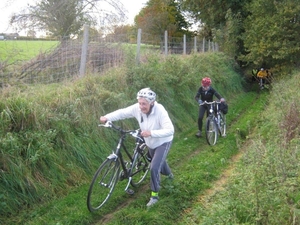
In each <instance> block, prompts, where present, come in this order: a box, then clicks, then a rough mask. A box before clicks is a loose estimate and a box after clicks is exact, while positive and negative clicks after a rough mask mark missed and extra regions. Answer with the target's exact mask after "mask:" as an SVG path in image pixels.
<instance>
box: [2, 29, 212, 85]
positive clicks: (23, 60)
mask: <svg viewBox="0 0 300 225" xmlns="http://www.w3.org/2000/svg"><path fill="white" fill-rule="evenodd" d="M87 38H88V40H87ZM45 42H48V43H47V47H45ZM17 43H18V45H17ZM85 43H86V44H85ZM139 45H143V49H145V48H146V49H147V50H150V51H158V52H160V53H162V54H191V53H193V52H208V51H218V46H217V44H215V43H213V42H209V41H205V40H202V39H201V40H200V39H197V37H185V36H183V37H169V36H168V35H167V34H166V33H165V35H162V36H154V35H150V34H146V33H141V38H140V40H139V38H138V37H137V35H136V36H134V35H107V36H106V37H101V36H99V35H94V36H90V35H89V34H88V33H85V34H84V35H83V36H82V37H79V38H78V39H75V40H48V41H45V40H44V41H40V40H7V41H0V87H6V86H11V85H17V84H20V83H21V84H22V83H23V84H36V83H43V84H49V83H56V82H63V81H65V80H69V79H72V78H77V77H80V76H82V75H85V74H89V73H99V74H101V72H103V71H104V70H106V69H107V68H110V67H114V66H118V65H120V64H122V63H123V62H124V59H125V57H126V55H125V52H124V46H127V47H128V46H131V47H132V51H136V52H135V54H136V55H138V56H140V55H141V54H143V51H141V52H137V51H140V49H139V48H137V47H136V46H139ZM32 46H34V49H35V52H34V51H32V50H33V47H32ZM49 46H50V47H49ZM83 52H86V54H83ZM83 58H84V59H85V60H84V61H82V60H83ZM137 60H139V58H137ZM82 62H84V63H82ZM82 66H83V67H84V68H81V67H82ZM80 71H84V72H83V73H84V74H80Z"/></svg>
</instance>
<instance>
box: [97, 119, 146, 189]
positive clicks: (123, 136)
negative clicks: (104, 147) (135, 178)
mask: <svg viewBox="0 0 300 225" xmlns="http://www.w3.org/2000/svg"><path fill="white" fill-rule="evenodd" d="M99 126H106V127H107V126H111V127H113V128H114V129H116V130H118V131H120V133H121V136H120V138H119V141H118V144H117V147H116V149H115V151H113V152H112V153H111V154H110V155H109V156H108V157H107V158H108V159H114V160H119V162H120V164H121V167H122V171H123V172H124V175H123V178H124V179H128V182H127V185H126V187H125V191H127V190H128V188H129V186H130V183H131V180H132V176H131V175H134V174H132V168H131V167H127V163H129V162H132V161H133V156H134V155H135V153H136V151H137V149H138V147H139V145H140V143H139V142H138V141H136V143H135V148H134V152H133V154H130V152H129V151H128V150H127V148H126V146H125V144H124V142H125V139H126V136H127V134H128V133H129V134H130V135H131V136H133V137H135V138H136V139H137V140H142V139H141V138H140V137H139V136H138V135H139V132H140V130H129V131H124V130H121V129H120V128H118V127H116V126H115V125H114V124H113V123H110V125H99ZM122 148H123V151H124V152H125V153H126V156H127V157H128V158H129V162H126V161H125V160H124V158H123V155H122V152H121V149H122Z"/></svg>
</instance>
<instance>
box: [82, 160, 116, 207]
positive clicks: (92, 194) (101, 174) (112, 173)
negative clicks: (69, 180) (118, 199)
mask: <svg viewBox="0 0 300 225" xmlns="http://www.w3.org/2000/svg"><path fill="white" fill-rule="evenodd" d="M119 174H120V163H119V161H118V160H116V159H106V160H105V161H104V162H103V163H102V164H101V165H100V167H99V168H98V170H97V171H96V173H95V175H94V177H93V180H92V182H91V184H90V188H89V191H88V196H87V207H88V209H89V211H90V212H93V211H96V210H98V209H100V208H101V207H102V206H103V205H104V204H105V203H106V202H107V201H108V199H109V198H110V196H111V194H112V193H113V190H114V188H115V185H116V183H117V182H118V180H119Z"/></svg>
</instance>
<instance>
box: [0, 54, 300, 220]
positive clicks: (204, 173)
mask: <svg viewBox="0 0 300 225" xmlns="http://www.w3.org/2000/svg"><path fill="white" fill-rule="evenodd" d="M235 71H236V70H235V68H234V63H233V62H232V61H231V60H230V59H228V58H227V57H226V56H225V55H223V54H221V53H218V54H199V55H191V56H185V57H182V56H170V57H167V58H160V57H159V56H155V55H148V58H147V63H145V64H143V65H142V66H137V65H135V64H134V59H132V60H127V62H126V65H124V67H122V68H115V69H112V70H110V71H108V72H107V74H106V75H103V76H92V75H91V76H87V77H85V78H84V79H80V80H77V81H74V82H73V83H67V84H54V85H47V86H43V85H41V86H34V87H23V89H19V88H16V87H12V88H9V89H6V90H3V92H2V95H1V98H0V124H1V127H0V128H1V129H0V138H1V142H0V151H1V158H0V162H1V164H0V165H1V182H0V190H2V192H1V193H0V200H1V204H0V216H1V219H0V221H1V222H0V223H2V221H5V224H190V223H191V224H192V223H194V222H195V224H205V223H206V224H222V215H224V219H226V221H227V223H225V224H233V223H230V222H231V221H235V222H236V221H240V222H241V221H242V222H244V223H245V224H246V223H247V222H249V223H250V222H252V221H254V220H256V219H257V218H259V217H260V216H261V215H265V214H264V213H265V212H266V211H265V209H268V207H267V206H266V205H267V204H261V205H259V206H263V210H262V211H261V212H259V214H257V215H256V214H255V212H257V211H253V210H252V209H256V208H254V207H253V205H251V204H250V203H251V201H249V199H247V198H246V197H247V192H250V193H259V192H255V190H258V189H259V188H260V187H263V186H262V185H263V184H265V183H267V184H270V183H269V181H268V180H267V179H268V178H269V176H263V174H264V171H270V173H269V174H272V176H273V177H276V176H275V175H276V174H275V173H274V171H272V172H271V170H267V169H269V168H268V165H270V164H267V162H271V159H272V157H271V156H272V155H271V156H270V157H267V151H264V152H263V153H266V154H262V152H260V151H252V152H256V153H257V152H258V153H259V154H261V156H265V157H260V158H259V159H260V160H259V162H260V163H261V164H255V162H256V161H255V160H254V159H255V157H254V156H255V154H254V155H247V157H246V158H245V159H244V163H245V165H247V163H248V162H254V163H253V164H251V165H253V166H252V167H251V166H249V167H248V168H247V169H246V170H245V171H247V173H246V175H247V176H245V178H247V179H241V178H239V179H237V180H236V181H235V180H233V183H232V184H233V186H232V187H231V188H229V190H231V192H230V193H231V194H232V196H233V198H231V199H230V198H229V197H230V196H231V195H228V194H224V196H226V199H222V198H221V199H222V200H221V202H224V204H225V203H228V205H225V206H223V205H222V204H221V205H220V203H218V199H216V206H214V207H212V209H214V210H208V209H206V208H205V205H204V206H202V205H201V204H199V197H200V196H201V195H202V194H203V193H205V191H206V190H207V189H208V188H211V187H213V184H214V182H215V181H216V180H218V179H219V178H220V176H221V174H222V172H223V171H224V170H225V169H227V168H228V167H229V166H230V165H231V158H232V156H234V155H236V154H237V153H238V152H239V151H240V148H244V144H245V143H248V141H249V140H252V138H253V132H255V133H257V134H258V137H263V138H262V139H257V138H253V142H254V143H258V145H257V146H258V147H255V148H251V149H250V150H252V149H254V150H256V149H266V147H267V146H268V145H267V144H266V143H267V141H268V139H269V138H270V137H274V136H273V135H272V134H273V133H274V131H275V130H276V131H278V126H277V125H278V124H280V122H279V121H280V118H282V117H279V116H276V115H277V114H278V113H277V111H278V112H279V110H276V109H277V107H278V104H279V105H283V103H284V100H286V99H288V97H287V96H290V94H286V95H284V94H281V95H280V96H276V94H277V93H279V90H283V89H282V88H280V87H278V89H277V88H276V86H275V87H274V89H275V90H277V91H275V92H274V93H275V94H274V95H275V96H276V98H274V96H273V95H271V97H270V95H269V94H270V93H271V94H273V93H272V92H269V91H267V90H266V91H264V92H261V93H258V92H256V91H254V92H244V91H243V87H242V84H243V81H242V79H241V77H240V76H239V74H237V73H236V72H235ZM199 74H205V75H208V76H210V77H212V80H213V82H214V83H213V86H215V87H216V89H217V90H218V91H219V92H220V93H221V94H222V95H223V96H224V97H225V98H226V99H227V100H228V103H229V113H228V114H227V123H228V135H227V137H226V138H220V139H219V140H218V142H217V144H216V145H215V146H209V145H208V144H207V143H206V140H205V138H201V139H197V138H195V136H194V135H195V132H196V131H197V125H196V120H197V111H198V105H197V103H196V102H195V101H194V99H193V97H194V95H195V92H196V91H197V88H198V86H199V83H200V79H201V78H202V76H201V75H199ZM295 79H296V78H295ZM290 82H292V83H293V82H294V83H296V80H294V81H290ZM145 86H150V87H152V88H153V89H154V90H155V91H156V92H157V94H158V101H159V102H161V103H162V104H163V105H165V107H166V108H167V110H168V112H169V114H170V117H171V118H172V120H173V122H174V125H175V131H176V133H175V138H174V143H173V146H172V148H171V151H170V154H169V156H168V161H169V163H170V165H171V168H172V170H173V173H174V175H175V179H174V181H172V182H170V181H168V180H166V179H164V178H163V180H162V189H161V191H160V201H159V203H158V204H157V206H154V207H153V208H151V209H149V210H148V209H147V208H146V203H147V201H148V200H149V195H150V189H149V177H148V179H147V180H146V182H145V184H144V185H143V186H142V187H141V188H139V189H138V188H135V189H134V190H135V192H136V193H135V195H133V196H128V195H127V194H125V193H124V187H125V183H124V182H120V183H118V184H117V187H116V190H115V192H114V194H113V196H112V198H111V199H110V201H109V202H108V203H107V204H106V205H105V207H104V208H103V209H101V210H99V212H96V213H89V212H88V210H87V207H86V195H87V191H88V187H89V183H90V181H91V179H92V176H93V173H94V172H95V170H96V169H97V167H98V166H99V164H100V163H101V162H102V161H103V160H104V158H105V157H106V156H107V155H108V154H109V153H110V152H111V149H112V148H113V145H114V142H113V141H112V139H113V137H114V135H113V133H111V132H109V131H103V130H101V129H99V128H98V127H97V124H98V120H99V116H100V115H103V114H104V113H106V112H110V111H112V110H115V109H118V108H120V107H125V106H127V105H129V104H132V103H133V102H135V101H136V100H135V96H136V91H137V90H139V89H140V88H142V87H145ZM291 86H292V85H291ZM281 93H282V92H281ZM293 93H295V92H293ZM268 99H280V101H279V102H277V101H273V103H271V102H269V101H268ZM296 99H297V98H296ZM294 102H295V101H294ZM267 108H270V109H269V110H266V109H267ZM288 108H292V107H290V105H289V106H288ZM296 108H298V107H296ZM290 111H291V112H292V110H290ZM280 112H281V111H280ZM296 112H297V111H296ZM279 114H280V113H279ZM280 115H282V114H280ZM267 116H268V117H267ZM294 117H295V116H294ZM294 117H293V118H294ZM265 118H269V119H265ZM289 118H290V117H286V118H284V119H283V121H286V122H285V123H284V124H286V126H287V127H290V128H289V130H292V128H293V127H292V126H288V123H287V122H288V121H289ZM295 118H297V117H295ZM274 121H275V125H274ZM296 122H297V121H296V120H294V121H293V123H296ZM293 123H292V124H293ZM119 124H120V125H122V126H125V127H129V128H133V127H134V128H135V127H136V126H137V123H136V121H134V120H126V121H123V122H119ZM275 133H276V134H278V132H275ZM296 133H297V132H296ZM284 138H287V137H286V136H284ZM270 140H271V141H272V140H274V139H270ZM279 140H280V139H278V143H277V145H278V146H279V147H284V146H282V145H280V144H279V143H280V142H279ZM294 142H297V141H294ZM247 145H248V144H247ZM259 146H263V147H259ZM270 146H271V147H270V149H274V148H275V147H274V145H270ZM295 146H296V145H295ZM250 152H251V151H250ZM278 152H279V153H282V151H278ZM288 152H289V151H288ZM292 152H293V156H297V154H296V153H295V151H292ZM273 156H274V157H275V158H277V157H279V156H280V154H279V155H277V154H275V153H274V151H273ZM263 159H266V161H264V160H263ZM283 159H288V157H283V158H282V156H281V158H280V160H281V161H284V162H285V165H286V167H281V168H285V170H284V171H291V175H293V176H294V178H295V177H296V178H297V176H296V174H297V172H296V171H297V169H298V168H297V166H296V165H297V163H296V164H295V163H294V164H293V165H295V166H294V167H293V168H291V165H290V164H289V162H287V161H289V160H283ZM296 159H297V157H296V158H295V160H296ZM274 161H275V162H276V160H274ZM293 162H295V161H293ZM260 165H263V166H262V167H260ZM271 165H272V166H271V167H270V168H275V172H276V171H277V172H278V171H279V168H278V167H275V166H274V165H273V164H271ZM279 165H282V164H279ZM254 169H255V170H254ZM292 169H293V170H292ZM253 170H254V171H256V173H255V174H259V175H260V176H257V177H251V176H250V175H251V171H253ZM286 175H288V177H290V176H291V175H290V174H289V173H286ZM258 178H259V179H258ZM239 180H241V181H243V182H244V183H242V182H239ZM296 180H297V179H296ZM251 181H255V182H251ZM288 181H289V182H287V183H286V185H284V187H286V189H283V190H282V191H278V192H276V193H281V194H282V193H284V192H286V190H287V187H288V185H287V184H291V183H292V184H293V187H294V188H295V189H294V190H293V191H292V192H290V193H291V194H290V195H289V197H290V199H292V200H293V201H294V203H293V204H292V207H294V208H296V209H297V208H298V205H297V204H298V199H299V197H298V196H299V195H298V193H299V191H298V186H297V185H296V183H295V182H294V181H295V179H289V180H288ZM290 181H291V182H290ZM230 183H231V182H229V184H230ZM239 183H240V184H241V185H242V186H238V184H239ZM245 183H248V184H249V187H250V188H249V187H247V186H246V185H245ZM235 185H236V186H235ZM243 186H245V187H247V188H245V190H244V191H243V192H242V193H243V195H242V196H241V197H243V198H244V199H245V201H246V202H247V203H248V202H249V204H244V205H243V204H242V202H243V198H240V199H239V198H238V197H239V195H238V193H239V192H238V191H239V189H241V188H242V187H243ZM229 187H230V186H229ZM235 187H237V188H235ZM275 187H276V190H280V187H279V186H275ZM251 188H252V189H251ZM262 190H264V191H265V193H269V192H268V191H267V190H268V189H267V188H266V187H263V189H262ZM235 191H236V192H235ZM286 193H287V192H286ZM259 194H260V195H259V196H261V200H262V201H263V200H265V199H270V198H271V197H272V196H273V195H271V194H274V192H270V196H268V195H267V194H266V195H265V196H264V195H262V193H259ZM281 194H280V195H279V196H283V195H281ZM236 196H237V197H236ZM234 197H236V198H234ZM252 197H253V196H252ZM267 197H269V198H267ZM225 200H226V201H225ZM237 200H239V202H237ZM265 202H267V201H265ZM278 202H280V204H283V205H282V208H286V207H285V206H286V205H284V204H285V203H284V201H278ZM212 204H213V203H212ZM234 204H235V205H234ZM233 206H235V207H234V209H238V210H239V211H238V212H240V214H238V216H239V217H234V216H236V215H237V214H236V215H232V214H231V212H232V211H230V209H232V207H233ZM243 207H244V208H243ZM246 207H248V208H246ZM251 207H252V208H251ZM272 207H273V209H275V203H272V205H271V206H270V207H269V212H272V213H273V215H275V214H276V210H273V211H272V210H270V208H272ZM224 208H225V209H228V211H225V210H224ZM217 209H220V210H217ZM203 212H205V213H203ZM249 212H250V213H249ZM296 212H297V210H295V213H296ZM247 213H248V215H249V217H247V218H246V217H244V215H247ZM280 213H281V214H282V215H283V214H284V213H285V214H284V215H285V217H283V218H286V215H287V214H286V211H281V212H280ZM280 213H278V215H277V216H278V217H280V216H282V215H281V214H280ZM198 215H200V216H198ZM295 215H296V216H297V214H295ZM215 218H216V219H215ZM273 218H275V217H274V216H273ZM218 219H219V220H218ZM264 219H265V218H264ZM275 220H276V219H274V220H272V221H275ZM203 221H205V222H203ZM263 221H264V222H266V221H267V220H266V219H265V220H263ZM270 221H271V220H270ZM278 221H279V220H278ZM202 222H203V223H202ZM267 222H268V221H267ZM235 224H238V223H237V222H236V223H235ZM265 224H266V223H265Z"/></svg>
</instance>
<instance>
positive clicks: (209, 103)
mask: <svg viewBox="0 0 300 225" xmlns="http://www.w3.org/2000/svg"><path fill="white" fill-rule="evenodd" d="M214 103H217V104H220V103H221V101H212V102H207V101H204V102H202V103H200V104H199V105H212V104H214Z"/></svg>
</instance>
